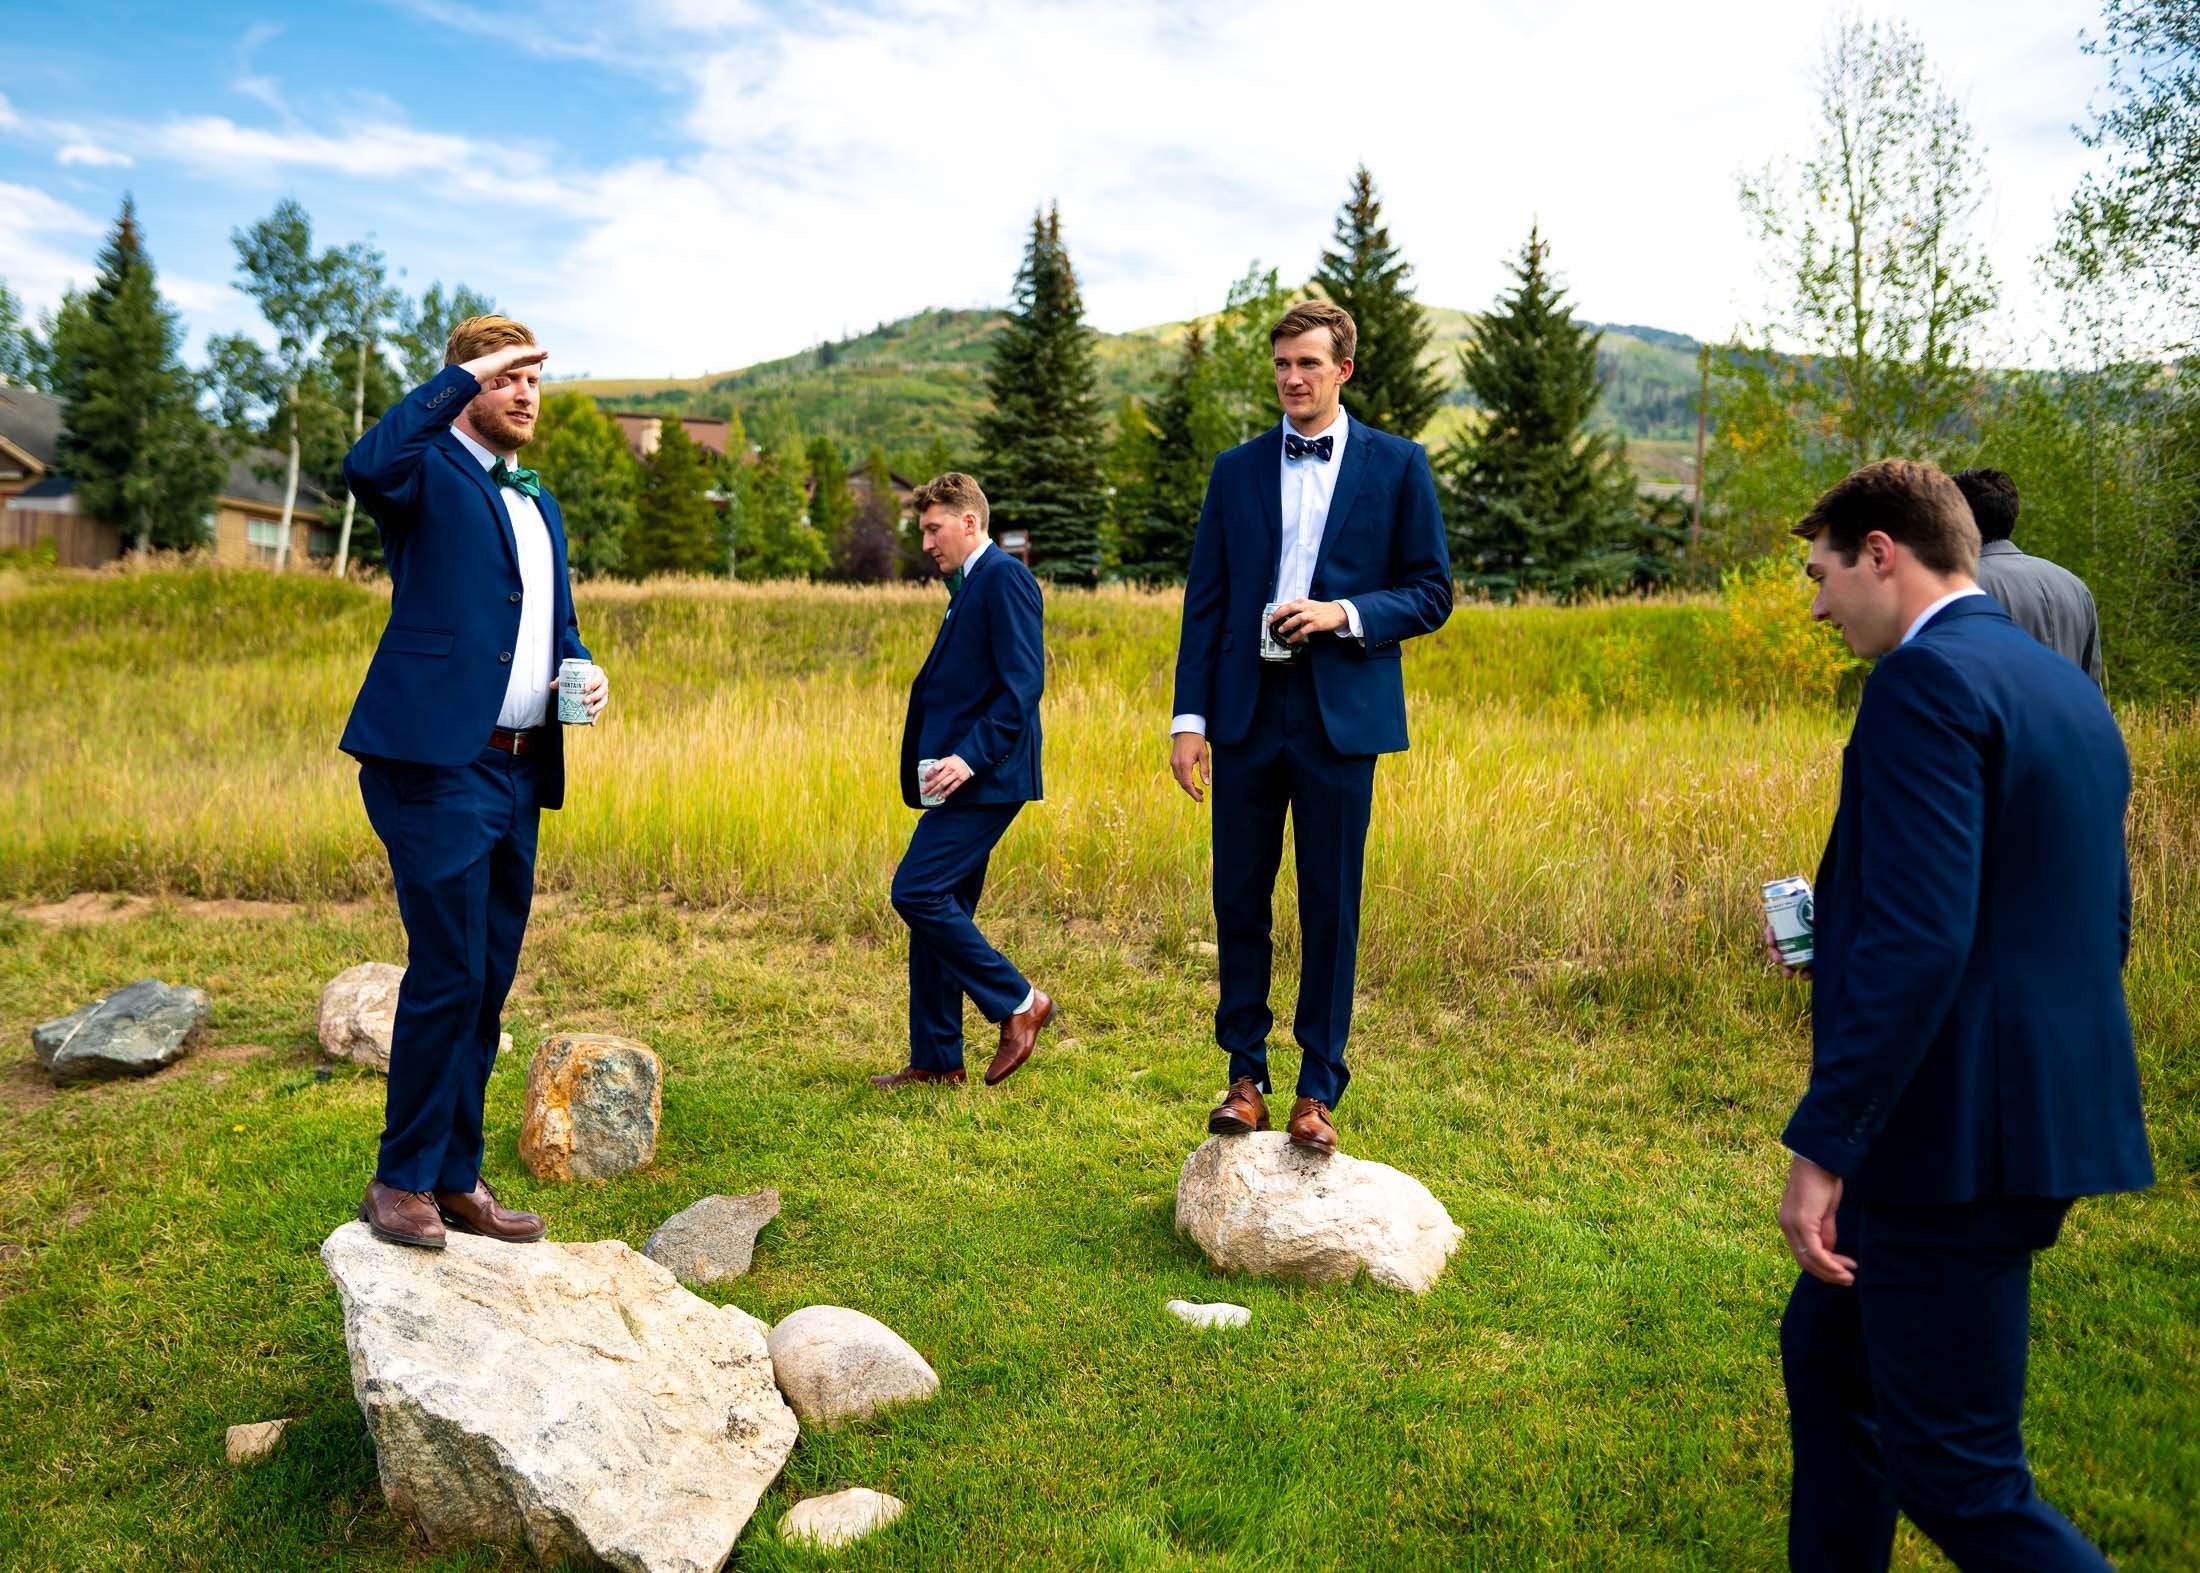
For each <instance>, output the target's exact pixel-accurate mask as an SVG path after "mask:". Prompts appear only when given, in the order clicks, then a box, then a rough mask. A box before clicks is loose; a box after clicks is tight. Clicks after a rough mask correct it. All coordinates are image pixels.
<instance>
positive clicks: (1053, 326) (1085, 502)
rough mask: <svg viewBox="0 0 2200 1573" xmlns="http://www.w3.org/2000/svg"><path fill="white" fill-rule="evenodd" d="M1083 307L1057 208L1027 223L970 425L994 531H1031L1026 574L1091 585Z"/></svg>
mask: <svg viewBox="0 0 2200 1573" xmlns="http://www.w3.org/2000/svg"><path fill="white" fill-rule="evenodd" d="M1084 316H1085V307H1084V301H1083V299H1082V298H1081V297H1080V295H1079V293H1078V289H1077V275H1076V272H1075V271H1074V270H1073V269H1072V268H1071V266H1070V260H1069V250H1068V248H1067V247H1066V246H1064V245H1063V243H1062V215H1061V211H1060V210H1059V209H1054V210H1051V211H1049V212H1047V213H1046V214H1043V215H1039V216H1035V217H1034V218H1033V219H1032V222H1031V243H1030V245H1029V246H1028V247H1027V248H1026V249H1025V251H1024V260H1023V265H1022V267H1020V268H1019V269H1018V270H1017V273H1016V304H1015V310H1014V311H1013V312H1012V313H1011V314H1010V317H1009V320H1008V325H1007V326H1006V327H1005V328H1003V329H1002V330H1001V332H1000V335H999V336H998V337H997V338H996V339H995V340H994V342H993V365H992V368H991V370H990V372H989V373H988V375H987V386H988V388H989V390H990V391H991V393H992V396H993V408H992V409H991V410H990V411H988V412H987V413H986V414H985V415H983V416H981V417H980V418H979V421H978V440H979V442H980V444H981V445H982V447H983V448H984V451H985V467H984V470H983V473H982V475H981V480H982V481H983V483H984V486H985V489H986V495H987V497H988V499H989V501H990V502H991V503H992V507H993V533H994V535H995V536H996V537H999V536H1000V535H1001V534H1003V533H1004V532H1006V531H1008V530H1023V531H1027V532H1028V533H1029V538H1030V542H1031V562H1032V567H1033V568H1034V569H1035V570H1037V571H1038V572H1039V573H1041V574H1044V575H1046V576H1048V577H1050V578H1054V579H1058V580H1061V581H1063V582H1066V583H1070V584H1084V585H1090V584H1094V583H1097V582H1098V580H1099V577H1100V524H1101V520H1102V519H1103V518H1104V517H1105V515H1106V512H1107V493H1106V487H1105V484H1104V482H1103V479H1102V465H1103V458H1104V455H1105V452H1106V439H1105V437H1104V436H1103V434H1102V431H1101V419H1100V406H1099V378H1098V372H1097V369H1096V366H1095V363H1094V359H1093V348H1092V333H1091V330H1089V329H1088V328H1086V326H1085V323H1084Z"/></svg>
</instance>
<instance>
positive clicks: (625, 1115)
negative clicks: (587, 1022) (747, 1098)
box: [519, 1032, 665, 1180]
mask: <svg viewBox="0 0 2200 1573" xmlns="http://www.w3.org/2000/svg"><path fill="white" fill-rule="evenodd" d="M664 1079H665V1078H664V1070H663V1068H662V1067H661V1066H660V1065H659V1064H658V1063H657V1056H656V1055H654V1054H652V1053H650V1051H649V1050H648V1049H646V1048H644V1047H643V1046H642V1045H641V1044H639V1043H634V1042H631V1041H629V1040H628V1039H625V1038H614V1037H609V1036H607V1035H605V1034H603V1033H598V1032H561V1033H558V1034H557V1035H556V1036H554V1037H549V1038H545V1039H543V1040H542V1047H541V1048H539V1049H537V1050H536V1051H535V1057H534V1059H533V1060H531V1061H529V1062H528V1066H527V1110H526V1113H525V1115H524V1116H523V1117H522V1118H521V1120H520V1127H519V1155H520V1157H521V1159H522V1160H523V1161H524V1162H525V1163H526V1165H527V1167H528V1169H529V1170H530V1171H532V1173H533V1174H534V1176H535V1178H536V1179H538V1180H608V1179H609V1178H611V1176H613V1175H615V1174H624V1173H626V1171H627V1170H629V1169H639V1168H641V1167H642V1166H644V1165H645V1164H647V1163H648V1162H649V1161H650V1160H651V1159H652V1158H654V1157H656V1156H657V1122H658V1120H659V1119H660V1118H662V1116H663V1113H664Z"/></svg>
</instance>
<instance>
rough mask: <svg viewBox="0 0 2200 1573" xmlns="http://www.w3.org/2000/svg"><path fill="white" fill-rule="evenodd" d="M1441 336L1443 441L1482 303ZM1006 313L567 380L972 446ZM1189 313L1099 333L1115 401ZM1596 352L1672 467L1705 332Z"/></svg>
mask: <svg viewBox="0 0 2200 1573" xmlns="http://www.w3.org/2000/svg"><path fill="white" fill-rule="evenodd" d="M1429 317H1430V323H1431V326H1432V327H1433V328H1434V330H1435V332H1434V336H1433V338H1432V341H1431V343H1430V346H1429V351H1428V357H1427V358H1428V359H1430V360H1431V361H1433V362H1435V363H1436V364H1438V365H1440V366H1442V367H1443V368H1444V371H1445V374H1446V376H1447V378H1448V379H1449V380H1450V381H1451V382H1452V383H1453V384H1454V387H1453V393H1452V398H1451V404H1450V407H1449V408H1447V409H1445V410H1444V411H1442V412H1440V413H1439V415H1438V417H1437V419H1436V421H1435V422H1434V423H1433V424H1432V426H1431V428H1430V430H1428V431H1427V432H1424V433H1422V438H1423V440H1424V441H1426V442H1428V443H1430V444H1431V445H1432V446H1433V445H1435V444H1438V443H1441V442H1443V441H1445V440H1447V439H1448V438H1449V437H1450V436H1451V435H1453V434H1454V433H1455V432H1456V431H1457V430H1458V427H1459V425H1460V423H1461V421H1462V420H1463V419H1464V418H1465V415H1466V411H1467V401H1466V395H1465V390H1464V389H1461V388H1459V387H1458V386H1457V377H1458V351H1459V348H1460V346H1461V345H1462V344H1463V343H1464V342H1465V340H1466V338H1467V335H1468V333H1469V332H1470V331H1471V329H1472V327H1473V324H1474V322H1475V316H1474V315H1473V314H1471V313H1468V312H1464V311H1458V310H1453V309H1451V308H1447V307H1431V308H1429ZM1006 321H1007V316H1006V313H1005V312H1002V311H999V310H945V309H942V310H931V311H920V312H918V313H916V314H915V315H914V316H909V317H903V318H901V319H900V320H898V321H895V322H882V323H880V324H879V325H878V326H877V327H875V328H873V329H871V330H870V331H869V332H867V333H859V334H855V335H853V336H851V337H849V338H845V339H839V340H835V341H832V342H830V343H825V344H817V345H813V346H811V347H810V348H809V349H806V350H802V351H799V352H798V353H796V354H793V355H786V356H781V357H780V358H778V359H776V360H770V361H761V362H758V363H757V364H756V365H753V366H744V367H741V368H739V369H737V370H734V371H726V372H712V373H709V374H706V375H704V376H701V377H686V378H662V377H660V378H615V377H577V378H574V379H572V380H570V381H562V382H558V383H555V384H553V387H554V389H555V390H556V391H560V392H567V391H577V392H582V393H587V394H589V395H591V396H592V397H594V398H595V399H596V400H597V401H598V402H599V403H601V404H603V405H605V406H606V407H608V408H613V409H621V410H643V411H649V412H652V413H662V414H667V415H672V414H685V415H717V416H724V415H729V414H734V413H738V414H739V415H740V416H741V419H742V422H743V424H744V425H745V426H746V427H747V428H748V432H749V435H750V437H751V438H752V439H759V440H764V439H769V438H771V437H773V436H775V435H780V434H784V433H787V432H790V431H798V432H800V433H801V435H802V436H803V437H805V438H808V437H815V436H821V435H822V436H826V437H830V438H831V439H833V440H834V441H835V442H837V443H839V444H840V445H841V447H842V448H843V449H845V450H846V451H847V452H848V453H849V454H850V456H851V457H854V458H859V459H860V457H861V455H862V454H863V452H864V451H865V450H867V449H869V448H870V447H872V446H877V447H880V448H883V449H885V450H886V451H887V452H888V453H889V454H890V455H913V454H915V453H917V452H919V451H921V450H923V449H924V448H925V447H927V446H928V445H930V444H932V443H934V442H935V441H940V442H944V443H945V444H946V445H947V448H948V449H949V451H951V452H953V453H956V454H958V455H963V454H970V453H972V452H973V450H974V448H975V445H976V418H977V416H978V414H979V413H980V412H981V411H982V410H984V409H985V408H986V407H987V397H986V386H985V372H986V366H987V362H988V358H989V356H990V352H991V340H992V338H993V335H994V334H995V333H997V332H999V331H1000V328H1001V326H1002V324H1003V323H1005V322H1006ZM1187 326H1188V324H1187V323H1184V322H1165V323H1157V324H1155V325H1154V326H1152V327H1146V328H1134V329H1132V330H1130V331H1129V332H1126V333H1097V334H1095V336H1094V349H1095V352H1096V358H1097V360H1098V363H1099V373H1100V392H1101V398H1102V401H1103V403H1104V404H1105V405H1106V406H1107V407H1108V408H1110V409H1112V408H1114V406H1116V405H1117V404H1119V403H1121V401H1122V400H1123V398H1124V397H1125V396H1126V395H1132V394H1136V395H1142V396H1143V395H1151V394H1152V393H1154V392H1155V391H1156V390H1158V389H1159V388H1160V386H1161V385H1162V383H1163V381H1164V380H1165V379H1166V378H1167V376H1168V374H1169V370H1170V367H1171V366H1172V364H1173V363H1174V361H1175V359H1176V355H1177V345H1178V343H1179V342H1180V341H1181V340H1182V338H1183V336H1184V331H1185V329H1186V327H1187ZM1603 332H1604V342H1603V346H1602V348H1601V351H1600V353H1599V365H1600V369H1601V370H1602V371H1603V373H1604V377H1605V393H1604V401H1603V404H1604V419H1605V420H1606V421H1607V422H1608V423H1609V424H1610V425H1611V426H1612V427H1614V428H1615V429H1617V430H1619V431H1621V432H1623V433H1624V434H1625V435H1626V436H1627V438H1628V439H1629V442H1630V444H1632V445H1639V446H1641V447H1642V448H1643V450H1644V451H1643V452H1642V454H1641V455H1639V458H1640V459H1641V460H1643V461H1652V462H1647V463H1645V464H1644V468H1645V469H1646V470H1647V471H1653V472H1654V471H1658V470H1661V469H1663V468H1665V467H1666V466H1665V465H1663V464H1661V463H1658V462H1655V461H1656V460H1658V459H1659V458H1661V457H1662V458H1665V459H1670V458H1671V453H1670V451H1669V450H1671V449H1672V448H1674V447H1676V446H1678V445H1682V444H1685V443H1687V442H1689V441H1691V440H1692V439H1693V436H1694V433H1695V420H1696V415H1695V398H1696V389H1697V366H1696V350H1697V343H1696V341H1695V340H1694V339H1692V338H1690V337H1688V336H1687V335H1686V334H1682V333H1674V332H1670V331H1668V330H1666V329H1662V328H1652V327H1645V326H1641V325H1639V324H1624V325H1620V324H1613V325H1607V326H1606V327H1605V328H1604V329H1603Z"/></svg>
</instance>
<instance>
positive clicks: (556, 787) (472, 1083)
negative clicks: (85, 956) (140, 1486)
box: [342, 316, 608, 1250]
mask: <svg viewBox="0 0 2200 1573" xmlns="http://www.w3.org/2000/svg"><path fill="white" fill-rule="evenodd" d="M545 359H546V356H545V354H544V352H543V351H542V350H541V349H540V348H538V347H537V346H536V344H535V336H534V335H533V334H532V333H530V332H529V331H528V330H527V329H526V328H525V327H523V326H521V325H520V324H519V323H517V322H514V321H512V320H511V319H510V318H509V317H496V316H488V317H470V318H468V319H467V320H466V321H464V322H462V323H460V324H459V325H458V327H457V329H456V330H455V331H453V333H452V334H451V337H450V342H449V344H448V346H447V347H446V348H445V351H444V367H443V370H442V371H440V372H438V373H437V374H436V375H435V377H434V378H433V379H431V380H430V381H428V382H426V383H424V384H422V385H421V386H420V387H418V388H415V389H413V391H412V392H411V393H409V394H407V395H406V396H405V397H404V399H403V400H402V401H400V402H399V403H398V404H397V406H396V407H395V408H393V409H392V410H391V411H390V412H389V413H388V414H387V415H384V416H383V417H382V419H381V420H380V421H378V422H377V423H376V424H375V425H374V427H373V428H372V429H371V430H369V431H368V432H367V433H366V435H365V436H363V437H361V438H360V439H359V441H358V443H357V444H355V445H354V446H353V448H352V450H351V452H350V453H349V454H348V455H346V457H345V459H344V479H345V481H346V482H348V483H349V484H350V486H351V489H352V492H353V493H354V494H355V495H356V496H357V497H358V498H359V500H360V502H361V503H363V504H364V505H365V506H366V510H367V512H368V513H369V514H370V515H371V516H372V517H373V519H374V522H375V525H376V527H377V528H378V529H379V530H380V531H381V532H382V552H383V557H384V559H385V561H386V562H387V563H388V565H389V574H390V589H391V594H390V621H389V626H388V627H387V628H385V629H384V630H383V631H382V642H381V643H380V645H378V646H377V647H376V649H375V652H374V661H373V664H372V665H370V666H369V667H368V668H367V679H366V682H365V683H364V684H363V685H361V687H360V690H359V699H358V702H357V703H356V704H355V705H353V707H352V712H351V720H350V722H349V724H347V725H346V726H345V728H344V739H343V744H342V747H343V749H344V751H345V752H346V753H348V754H350V755H352V756H353V757H354V758H356V759H357V760H358V761H359V795H360V797H361V798H362V799H364V800H365V803H366V808H367V818H368V820H369V821H370V822H371V823H372V824H373V826H374V831H375V834H376V835H378V836H380V837H381V838H382V845H383V846H384V847H385V848H386V849H387V850H388V852H389V858H390V874H391V876H392V880H393V882H394V883H395V885H396V887H397V908H398V912H399V914H400V916H402V918H403V919H404V923H405V939H406V950H407V957H406V967H405V981H404V983H403V985H402V986H401V987H400V988H399V990H398V995H397V1018H396V1023H395V1026H394V1028H393V1030H392V1032H391V1035H390V1076H389V1090H388V1095H387V1105H386V1114H385V1118H384V1122H383V1128H382V1145H381V1153H380V1156H379V1158H378V1159H377V1161H376V1164H375V1173H374V1180H373V1182H372V1183H370V1184H369V1185H368V1186H367V1194H366V1199H365V1200H364V1201H362V1202H361V1203H360V1207H359V1215H360V1217H361V1218H362V1219H364V1220H365V1221H366V1223H367V1225H368V1227H370V1228H371V1229H373V1231H374V1232H375V1234H376V1235H377V1236H379V1237H380V1238H382V1239H385V1240H390V1241H393V1242H395V1243H397V1244H400V1245H416V1246H425V1247H428V1248H429V1249H434V1250H440V1249H441V1248H442V1247H443V1245H444V1243H445V1225H446V1224H448V1225H449V1226H451V1227H453V1228H458V1229H464V1230H467V1231H469V1232H471V1233H475V1234H484V1235H488V1236H490V1237H492V1238H494V1239H500V1240H539V1239H541V1238H542V1236H543V1233H544V1229H543V1222H542V1220H541V1219H540V1218H538V1217H536V1216H535V1215H534V1214H532V1213H522V1212H514V1211H512V1210H511V1209H509V1208H507V1207H504V1206H503V1205H502V1204H500V1203H499V1202H498V1201H497V1199H496V1194H495V1193H494V1192H493V1191H491V1190H490V1188H489V1186H488V1184H487V1182H486V1181H484V1180H483V1179H482V1178H481V1154H482V1136H481V1115H482V1100H483V1096H484V1094H485V1091H486V1089H487V1087H488V1083H489V1071H490V1068H491V1066H493V1065H494V1064H495V1062H496V1052H497V1039H498V1036H499V1031H500V1029H499V1026H498V1015H499V1013H500V1012H501V1011H502V1010H503V1008H504V997H505V995H506V993H508V992H509V991H510V989H511V986H512V974H513V971H514V970H515V969H516V968H517V966H518V964H519V947H520V939H521V937H522V936H523V935H524V934H525V933H526V930H527V910H528V906H529V904H530V903H531V901H532V900H533V897H534V888H535V828H536V820H537V816H538V812H539V810H541V809H545V808H557V807H559V806H560V805H561V804H563V802H564V801H565V754H564V749H563V746H562V744H563V739H562V737H561V735H560V733H559V730H558V724H557V717H556V715H555V714H553V713H552V712H551V710H550V705H551V703H552V696H553V691H554V690H555V689H556V687H557V670H558V662H559V661H560V660H562V659H564V658H566V657H569V656H570V657H578V658H580V659H582V660H586V659H587V658H588V651H587V649H586V647H584V646H583V645H582V644H581V639H580V631H579V628H578V627H577V626H576V624H575V623H574V620H573V591H572V586H571V584H570V583H569V582H568V580H567V577H566V567H565V531H564V528H563V526H562V525H561V523H560V521H559V518H558V505H557V503H556V502H555V501H553V500H552V498H551V496H550V494H549V493H548V492H546V491H544V490H542V488H541V485H540V484H539V482H538V481H537V480H536V477H535V472H534V471H532V470H522V469H515V468H514V467H513V464H512V456H513V455H514V454H515V453H517V452H519V450H520V449H521V448H523V447H524V446H526V444H527V441H528V439H529V438H530V437H532V436H533V435H534V430H535V414H536V410H537V407H538V390H539V386H540V382H541V377H542V363H543V361H544V360H545ZM584 697H585V698H586V700H587V704H588V709H589V713H590V715H591V717H593V716H595V715H596V714H598V713H600V712H601V711H602V709H603V707H604V703H605V701H606V699H607V698H608V690H607V689H606V687H605V686H604V683H603V681H602V674H601V673H600V672H598V673H596V674H595V676H594V677H593V678H592V679H591V680H590V683H589V686H588V690H587V692H586V694H585V696H584Z"/></svg>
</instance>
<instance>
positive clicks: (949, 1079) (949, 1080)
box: [871, 1065, 963, 1092]
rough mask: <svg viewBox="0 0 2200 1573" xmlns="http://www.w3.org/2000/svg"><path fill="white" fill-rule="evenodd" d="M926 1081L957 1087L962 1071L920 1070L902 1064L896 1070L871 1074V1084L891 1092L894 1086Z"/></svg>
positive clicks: (960, 1080) (906, 1085) (961, 1079)
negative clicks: (878, 1074)
mask: <svg viewBox="0 0 2200 1573" xmlns="http://www.w3.org/2000/svg"><path fill="white" fill-rule="evenodd" d="M928 1081H936V1082H942V1083H944V1084H946V1085H948V1086H951V1087H959V1086H961V1085H962V1082H963V1073H962V1072H961V1071H959V1070H952V1071H920V1070H918V1069H917V1068H916V1067H915V1066H914V1065H904V1066H903V1067H902V1068H901V1069H900V1070H898V1071H888V1072H887V1073H886V1074H885V1075H883V1076H873V1077H872V1078H871V1085H872V1086H874V1087H882V1088H884V1089H885V1090H886V1091H888V1092H892V1091H893V1090H894V1089H895V1088H896V1087H908V1086H912V1085H916V1084H921V1083H923V1082H928Z"/></svg>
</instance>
